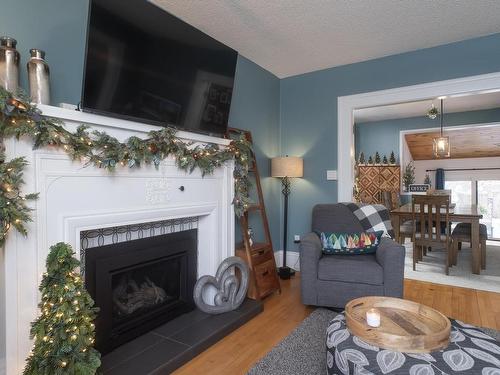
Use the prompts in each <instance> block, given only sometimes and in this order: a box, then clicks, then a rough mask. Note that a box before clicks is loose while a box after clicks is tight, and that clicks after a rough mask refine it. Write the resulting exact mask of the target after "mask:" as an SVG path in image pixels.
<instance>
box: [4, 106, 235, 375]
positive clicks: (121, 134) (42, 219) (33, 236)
mask: <svg viewBox="0 0 500 375" xmlns="http://www.w3.org/2000/svg"><path fill="white" fill-rule="evenodd" d="M39 108H40V109H41V110H42V112H43V115H47V116H50V117H54V118H58V119H60V120H61V121H62V122H63V123H64V126H65V127H66V128H67V129H68V130H71V131H74V130H75V129H76V128H77V127H78V126H79V125H81V124H85V125H88V126H91V127H92V129H95V130H101V131H106V132H107V133H108V134H110V135H112V136H114V137H116V138H118V139H119V140H120V141H123V140H125V139H127V138H129V137H131V136H137V137H141V138H146V137H147V133H148V132H149V131H151V130H158V127H155V126H150V125H146V124H141V123H135V122H131V121H125V120H120V119H113V118H108V117H104V116H99V115H94V114H88V113H81V112H78V111H72V110H67V109H62V108H56V107H51V106H44V105H41V106H40V107H39ZM178 136H179V137H181V138H183V139H184V140H185V141H187V142H192V143H193V147H195V146H196V145H197V144H201V143H215V144H218V145H219V146H220V147H225V146H227V145H228V144H229V140H225V139H221V138H214V137H208V136H204V135H198V134H193V133H187V132H182V131H181V132H178ZM5 145H6V154H7V158H9V159H11V158H14V157H18V156H25V157H26V160H27V162H28V163H29V164H28V166H27V167H26V169H25V174H24V180H25V182H26V184H25V185H24V189H23V190H24V192H39V194H40V195H39V199H38V200H37V201H36V202H34V203H33V208H34V211H33V214H32V217H33V222H31V223H29V224H28V226H27V229H28V233H29V234H28V236H27V237H26V238H25V237H23V236H22V235H20V234H19V233H16V232H15V231H13V232H12V233H11V234H10V235H9V237H8V239H7V242H6V244H5V249H4V252H3V257H0V265H1V267H0V273H1V275H0V277H1V278H2V279H3V289H4V295H3V296H2V297H3V298H2V303H1V309H0V322H1V325H0V339H1V341H2V343H0V364H1V363H2V362H4V363H5V372H6V373H7V374H9V375H10V374H13V375H16V374H21V373H22V369H23V367H24V363H25V359H26V357H27V355H28V353H29V350H30V348H31V345H32V344H31V341H30V339H29V330H30V322H32V321H33V320H34V319H35V318H36V316H37V315H38V308H37V304H38V301H39V298H40V295H39V291H38V285H39V283H40V280H41V275H42V273H43V272H44V271H45V261H46V257H47V254H48V249H49V247H50V246H51V245H53V244H55V243H57V242H60V241H63V242H67V243H69V244H70V245H71V246H72V247H73V249H74V250H75V252H76V257H77V258H80V256H81V250H82V243H81V234H82V233H83V232H88V231H95V230H100V229H107V228H113V227H119V226H141V225H143V224H145V223H153V222H160V221H165V220H176V219H179V220H181V219H186V218H191V217H197V218H198V221H197V232H198V239H201V238H202V239H203V241H200V240H198V243H197V257H198V264H197V275H206V274H210V275H215V272H216V270H217V266H218V265H219V264H220V262H221V261H222V260H224V259H225V258H227V257H228V256H231V255H233V254H234V249H233V247H234V211H233V207H232V205H231V200H232V197H233V192H234V190H233V189H234V187H233V183H234V180H233V176H232V173H233V168H234V165H233V163H232V162H227V163H225V164H224V165H223V166H222V167H221V168H217V169H216V170H215V171H214V173H213V174H211V175H206V176H202V175H201V173H200V172H199V171H197V170H195V171H193V173H191V174H189V173H186V172H184V171H180V170H179V169H178V168H177V167H176V165H175V160H174V159H173V158H169V159H166V160H164V161H163V162H162V163H161V165H160V166H159V168H158V169H156V168H155V167H154V166H147V165H144V166H141V168H137V169H132V170H130V169H128V168H126V167H123V168H121V167H118V168H117V170H116V171H115V172H114V173H112V174H110V173H108V172H107V171H103V170H101V169H99V168H95V167H92V166H85V161H83V163H82V162H79V161H72V160H70V158H69V157H68V156H67V155H66V154H65V153H63V152H60V151H57V150H53V149H51V148H50V147H48V148H43V149H38V150H33V149H32V144H31V143H30V142H29V141H27V140H24V139H20V140H18V141H17V140H15V139H12V138H10V139H7V140H6V144H5ZM125 236H126V234H125ZM81 260H84V259H81ZM7 301H8V303H7ZM1 372H2V371H1V369H0V373H1Z"/></svg>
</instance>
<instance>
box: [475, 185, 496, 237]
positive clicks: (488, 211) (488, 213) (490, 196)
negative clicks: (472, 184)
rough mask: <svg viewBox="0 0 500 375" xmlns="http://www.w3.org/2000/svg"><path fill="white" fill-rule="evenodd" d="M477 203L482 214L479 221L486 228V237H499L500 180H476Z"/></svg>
mask: <svg viewBox="0 0 500 375" xmlns="http://www.w3.org/2000/svg"><path fill="white" fill-rule="evenodd" d="M477 205H478V208H479V210H480V212H481V213H482V214H483V219H482V220H481V223H483V224H485V225H486V227H487V228H488V238H490V239H500V180H489V181H485V180H479V181H477Z"/></svg>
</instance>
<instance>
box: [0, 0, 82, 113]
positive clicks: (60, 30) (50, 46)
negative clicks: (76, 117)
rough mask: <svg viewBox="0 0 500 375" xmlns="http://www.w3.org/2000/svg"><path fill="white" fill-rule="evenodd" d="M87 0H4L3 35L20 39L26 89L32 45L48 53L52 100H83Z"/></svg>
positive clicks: (0, 14) (0, 26)
mask: <svg viewBox="0 0 500 375" xmlns="http://www.w3.org/2000/svg"><path fill="white" fill-rule="evenodd" d="M87 13H88V0H43V1H37V0H35V1H33V0H3V1H2V3H1V6H0V35H3V36H11V37H13V38H15V39H16V40H17V43H18V44H17V49H18V50H19V52H20V53H21V86H22V87H23V88H24V89H25V90H27V89H28V81H27V73H26V63H27V62H28V60H29V50H30V48H40V49H43V50H44V51H45V52H46V60H47V62H48V64H49V66H50V74H51V95H52V102H53V103H60V102H66V103H73V104H76V103H78V102H79V101H80V97H81V89H82V73H83V60H84V49H85V38H86V29H87Z"/></svg>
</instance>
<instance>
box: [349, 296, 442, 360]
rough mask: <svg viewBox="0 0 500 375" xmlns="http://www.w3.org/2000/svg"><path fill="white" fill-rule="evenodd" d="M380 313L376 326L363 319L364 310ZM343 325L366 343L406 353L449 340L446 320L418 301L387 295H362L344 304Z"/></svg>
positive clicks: (423, 350)
mask: <svg viewBox="0 0 500 375" xmlns="http://www.w3.org/2000/svg"><path fill="white" fill-rule="evenodd" d="M369 309H375V310H377V311H378V312H379V313H380V327H377V328H373V327H370V326H369V325H368V324H367V323H366V311H367V310H369ZM345 317H346V324H347V328H348V329H349V331H351V333H352V334H353V335H355V336H358V337H359V338H361V339H363V340H364V341H366V342H368V343H369V344H372V345H375V346H378V347H381V348H384V349H391V350H394V351H399V352H406V353H429V352H432V351H434V350H440V349H444V348H446V347H447V346H448V343H449V341H450V329H451V324H450V320H449V319H448V318H447V317H446V316H444V315H443V314H441V313H440V312H439V311H436V310H434V309H432V308H430V307H427V306H425V305H421V304H420V303H416V302H412V301H406V300H403V299H399V298H391V297H363V298H357V299H354V300H352V301H350V302H349V303H348V304H347V305H346V308H345Z"/></svg>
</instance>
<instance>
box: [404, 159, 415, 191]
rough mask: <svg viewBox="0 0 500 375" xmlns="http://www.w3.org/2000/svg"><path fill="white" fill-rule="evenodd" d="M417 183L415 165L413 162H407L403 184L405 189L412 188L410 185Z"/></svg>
mask: <svg viewBox="0 0 500 375" xmlns="http://www.w3.org/2000/svg"><path fill="white" fill-rule="evenodd" d="M413 183H415V166H414V165H413V162H412V161H411V162H409V163H408V164H406V167H405V169H404V172H403V186H404V187H405V191H409V190H410V185H411V184H413Z"/></svg>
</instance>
